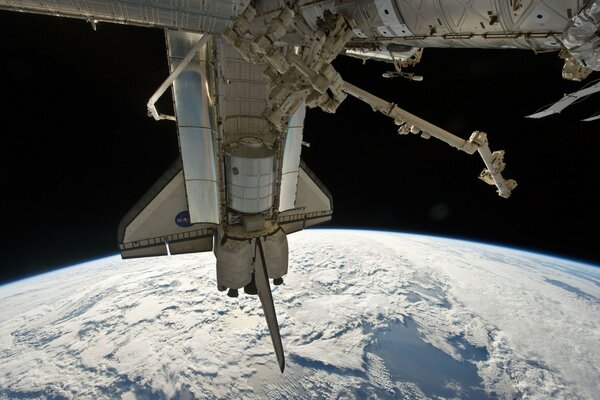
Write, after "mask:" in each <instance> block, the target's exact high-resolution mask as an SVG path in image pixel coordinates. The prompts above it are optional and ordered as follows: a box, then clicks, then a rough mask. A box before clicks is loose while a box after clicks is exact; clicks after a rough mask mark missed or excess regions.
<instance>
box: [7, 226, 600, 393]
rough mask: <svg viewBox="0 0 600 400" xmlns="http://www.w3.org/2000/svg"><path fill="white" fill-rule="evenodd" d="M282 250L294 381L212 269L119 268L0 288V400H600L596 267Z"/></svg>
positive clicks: (553, 261)
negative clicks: (286, 262) (286, 268)
mask: <svg viewBox="0 0 600 400" xmlns="http://www.w3.org/2000/svg"><path fill="white" fill-rule="evenodd" d="M289 241H290V268H289V270H290V272H289V274H288V275H287V277H286V278H285V284H284V285H283V286H280V287H275V288H274V289H273V297H274V300H275V306H276V308H277V311H278V316H279V322H280V326H281V333H282V337H283V344H284V348H285V350H286V361H287V367H286V372H285V373H284V374H279V372H278V369H277V363H276V360H275V355H274V354H273V351H272V348H271V343H270V338H269V334H268V331H267V328H266V323H265V321H264V318H263V315H262V311H261V309H260V305H259V302H258V299H257V298H256V297H253V296H247V295H244V294H241V296H240V298H239V299H230V298H228V297H227V296H225V295H224V293H220V292H218V291H217V290H216V281H215V276H214V275H215V270H214V268H215V267H214V257H213V255H212V253H202V254H191V255H183V256H172V257H157V258H149V259H138V260H121V259H120V258H119V257H118V256H109V257H103V258H99V259H96V260H92V261H86V262H84V263H81V264H77V265H71V266H66V267H62V268H60V269H57V270H54V271H50V272H46V273H42V274H39V275H34V276H30V277H26V278H23V279H21V280H17V281H13V282H9V283H6V284H3V285H1V286H0V309H1V310H2V312H1V313H0V399H17V398H18V399H34V398H36V399H37V398H42V399H71V398H73V399H75V398H76V399H81V398H90V399H92V398H121V399H150V398H180V399H194V398H231V397H241V396H244V397H250V398H254V397H256V398H264V397H268V398H274V399H278V398H348V397H350V398H411V399H425V398H436V399H454V398H461V399H462V398H464V399H488V398H501V399H512V398H530V399H552V398H556V399H562V398H576V399H579V398H581V399H597V398H599V397H597V396H598V393H600V353H599V352H598V349H597V344H598V343H600V268H598V267H597V266H594V265H592V264H585V263H583V262H580V261H575V260H570V259H565V258H557V257H555V256H550V255H545V254H540V253H538V252H531V251H528V250H523V249H513V248H508V247H501V246H498V245H494V244H488V243H480V242H470V241H465V240H460V239H451V238H444V237H440V236H429V235H422V234H412V233H402V232H390V231H376V230H364V229H361V230H357V229H314V230H307V231H304V232H300V233H297V234H294V235H291V236H290V237H289Z"/></svg>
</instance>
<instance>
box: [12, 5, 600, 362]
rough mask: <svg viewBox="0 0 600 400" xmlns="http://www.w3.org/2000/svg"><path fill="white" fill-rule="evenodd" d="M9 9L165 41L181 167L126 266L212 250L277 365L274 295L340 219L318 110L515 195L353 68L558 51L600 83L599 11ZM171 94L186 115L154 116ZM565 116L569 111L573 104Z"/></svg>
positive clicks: (486, 158) (129, 241)
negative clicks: (353, 117) (361, 116)
mask: <svg viewBox="0 0 600 400" xmlns="http://www.w3.org/2000/svg"><path fill="white" fill-rule="evenodd" d="M0 9H5V10H12V11H19V12H30V13H41V14H49V15H55V16H64V17H71V18H80V19H84V20H87V21H88V22H90V23H91V25H92V27H93V28H94V29H95V28H96V25H97V24H98V23H100V22H113V23H120V24H131V25H138V26H145V27H153V28H160V29H164V31H165V36H166V46H167V56H168V62H169V67H170V72H171V74H170V75H169V76H168V77H167V79H166V80H165V82H164V83H163V84H162V85H161V86H160V87H159V88H158V90H157V91H156V93H154V95H153V96H152V97H151V98H150V100H149V102H148V104H147V106H148V111H149V114H150V115H151V116H152V117H154V118H155V119H157V120H170V121H174V122H175V123H176V125H177V131H178V140H179V148H180V152H181V156H180V157H179V159H178V160H177V161H176V162H175V163H174V164H173V165H172V166H171V167H170V168H169V169H168V170H167V171H166V172H165V173H164V175H163V176H162V177H161V178H160V179H159V180H158V181H157V182H156V183H155V184H154V186H153V187H152V188H150V190H149V191H148V193H146V194H145V195H144V196H143V197H142V198H141V199H140V200H139V201H138V203H137V204H136V205H135V206H134V207H133V208H132V209H131V210H130V212H129V213H128V214H127V215H126V216H125V217H124V218H123V220H122V221H121V224H120V226H119V230H118V239H119V246H120V251H121V254H122V257H123V258H137V257H150V256H163V255H168V254H171V255H175V254H184V253H193V252H203V251H214V254H215V256H216V264H217V265H216V271H217V289H218V290H220V291H227V294H228V295H229V296H232V297H237V296H238V295H239V290H240V289H242V288H243V290H244V292H246V293H247V294H255V295H258V297H259V299H260V302H261V304H262V307H263V310H264V314H265V318H266V320H267V325H268V328H269V331H270V334H271V339H272V342H273V346H274V348H275V353H276V356H277V361H278V363H279V367H280V369H281V371H282V372H283V370H284V366H285V360H284V352H283V345H282V340H281V336H280V332H279V327H278V323H277V317H276V313H275V307H274V305H273V298H272V294H271V286H270V285H271V282H270V280H271V281H272V282H273V284H275V285H277V284H281V283H282V282H283V277H284V276H285V275H286V273H287V270H288V245H287V235H289V234H291V233H294V232H297V231H299V230H302V229H304V228H306V227H310V226H313V225H316V224H320V223H323V222H326V221H329V220H330V219H331V217H332V212H333V200H332V196H331V194H330V193H329V191H328V190H327V189H326V188H325V187H324V186H323V184H322V183H321V182H320V181H319V180H318V179H317V177H316V176H315V175H314V174H313V173H312V172H311V171H310V169H309V168H308V167H307V166H306V165H305V164H304V163H303V162H302V161H301V159H300V153H301V149H302V146H303V144H305V143H304V142H303V140H302V131H303V123H304V116H305V112H306V108H307V107H309V108H315V107H319V108H321V109H322V110H324V111H326V112H330V113H334V112H335V111H336V109H337V107H338V106H339V105H340V103H341V102H342V101H344V100H345V99H346V97H347V96H348V95H350V96H352V97H355V98H357V99H359V100H361V101H364V102H366V103H367V104H369V105H370V106H371V107H372V109H373V110H374V111H378V112H381V113H383V114H385V115H387V116H389V117H390V118H391V119H392V120H393V122H394V123H395V124H396V125H397V128H398V133H400V134H408V133H413V134H420V135H421V136H422V137H423V138H426V139H427V138H430V137H434V138H436V139H439V140H442V141H444V142H445V143H447V144H449V145H450V146H452V147H454V148H456V149H458V150H461V151H464V152H466V153H468V154H474V153H478V154H479V155H480V156H481V158H482V160H483V162H484V164H485V169H484V170H483V172H482V173H481V174H480V178H481V179H482V180H483V181H484V182H486V183H488V184H490V185H494V186H496V188H497V192H498V194H499V195H500V196H502V197H505V198H506V197H509V196H510V194H511V191H512V190H513V189H514V188H515V186H516V182H515V181H514V180H511V179H505V178H504V177H503V175H502V172H503V170H504V167H505V164H504V161H503V158H504V152H503V151H493V152H492V151H491V150H490V148H489V146H488V141H487V136H486V134H485V133H483V132H478V131H476V132H474V133H473V134H472V135H471V136H470V137H469V139H466V140H465V139H461V138H460V137H458V136H455V135H454V134H452V133H450V132H448V131H446V130H444V129H442V128H440V127H437V126H435V125H433V124H431V123H429V122H427V121H424V120H423V119H421V118H419V117H417V116H415V115H413V114H411V113H409V112H407V111H405V110H403V109H401V108H399V107H398V106H396V105H395V104H393V103H390V102H387V101H385V100H383V99H380V98H378V97H376V96H375V95H373V94H371V93H369V92H367V91H365V90H362V89H360V88H358V87H356V86H354V85H352V84H351V83H349V82H346V81H344V80H343V78H342V77H341V76H340V74H339V73H338V72H337V71H336V70H335V69H334V67H333V66H332V65H331V62H332V61H333V59H334V58H335V57H337V56H338V55H340V54H343V55H347V56H351V57H358V58H362V59H365V60H366V59H373V60H379V61H383V62H388V63H390V64H391V66H392V68H391V71H390V72H388V73H386V74H384V77H388V78H392V77H403V78H407V79H411V80H416V81H418V80H420V79H422V77H420V76H417V75H414V74H413V73H410V72H407V68H410V67H411V66H413V65H415V64H416V63H418V62H419V60H420V58H421V53H422V51H423V49H424V48H427V47H477V48H519V49H528V50H533V51H536V52H537V51H557V52H559V53H560V56H561V57H562V58H563V59H564V60H565V64H564V68H563V73H562V74H563V78H565V79H571V80H583V79H585V78H586V77H587V76H588V75H589V74H590V72H591V71H592V70H596V71H598V70H600V37H598V34H597V32H598V29H599V27H600V0H595V1H584V0H425V1H422V0H321V1H319V0H316V1H314V0H299V1H279V0H256V1H248V0H229V1H227V0H86V1H82V0H52V1H50V0H35V1H34V0H0ZM169 88H171V89H172V93H173V99H174V106H175V107H174V109H175V115H165V114H162V113H160V112H159V110H157V109H156V106H155V104H156V101H157V100H158V98H159V97H160V96H161V95H162V94H163V93H164V92H165V91H166V90H168V89H169ZM561 107H562V106H561Z"/></svg>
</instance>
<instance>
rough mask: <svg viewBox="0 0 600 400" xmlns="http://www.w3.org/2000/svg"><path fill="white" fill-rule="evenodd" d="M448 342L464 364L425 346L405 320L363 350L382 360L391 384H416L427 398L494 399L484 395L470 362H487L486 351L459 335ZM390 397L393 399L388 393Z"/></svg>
mask: <svg viewBox="0 0 600 400" xmlns="http://www.w3.org/2000/svg"><path fill="white" fill-rule="evenodd" d="M450 343H452V344H453V345H454V346H455V347H456V349H457V350H458V351H459V353H460V354H461V356H462V357H463V358H464V361H462V362H459V361H457V360H455V359H454V358H452V357H450V356H449V355H448V354H446V353H444V352H443V351H441V350H438V349H437V348H435V347H433V346H432V345H431V344H429V343H426V342H425V341H424V340H423V339H422V338H421V336H420V334H419V331H418V329H417V324H416V323H415V321H414V320H413V319H411V318H405V319H404V323H401V322H394V323H392V324H390V325H389V327H388V329H385V330H383V331H382V332H380V333H377V334H376V336H375V340H374V342H373V343H372V344H371V345H369V346H367V348H366V349H365V350H366V351H368V352H370V353H373V354H375V355H377V356H379V357H381V358H382V359H383V361H384V363H385V366H386V368H387V369H388V371H389V374H390V377H391V378H392V379H393V380H394V381H403V382H412V383H415V384H416V385H418V386H419V388H420V389H421V390H422V391H423V393H424V394H425V395H426V396H428V397H432V398H436V397H438V396H439V397H443V398H448V397H449V398H453V397H458V398H461V399H492V398H494V397H493V396H492V395H490V394H488V393H486V392H485V390H484V387H483V382H482V380H481V378H480V377H479V375H477V368H476V366H475V364H473V363H472V362H471V361H479V360H485V359H487V358H488V353H487V350H486V349H485V348H480V347H476V346H473V345H471V344H470V343H468V342H467V341H466V340H465V339H464V338H462V337H460V336H458V337H454V338H452V339H451V340H450ZM390 397H391V398H392V397H394V396H393V395H392V394H391V393H390Z"/></svg>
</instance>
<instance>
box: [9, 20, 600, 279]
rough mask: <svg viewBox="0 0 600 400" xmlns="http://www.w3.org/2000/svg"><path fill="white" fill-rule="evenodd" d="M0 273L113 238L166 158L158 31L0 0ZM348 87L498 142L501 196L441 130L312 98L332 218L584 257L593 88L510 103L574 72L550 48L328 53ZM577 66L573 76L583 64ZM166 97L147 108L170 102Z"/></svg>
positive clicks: (89, 255)
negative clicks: (44, 12) (412, 60)
mask: <svg viewBox="0 0 600 400" xmlns="http://www.w3.org/2000/svg"><path fill="white" fill-rule="evenodd" d="M0 35H1V37H2V38H3V40H2V42H1V43H2V44H1V45H0V46H1V47H0V49H1V51H0V57H1V58H0V60H1V61H0V77H1V79H2V85H1V96H0V110H2V121H3V123H2V141H1V142H0V143H1V144H0V149H1V150H0V151H1V153H0V157H1V158H0V168H1V169H0V170H1V171H2V172H1V174H0V187H1V188H2V192H1V202H0V205H1V212H2V214H1V219H0V221H1V225H0V226H1V227H2V229H1V235H2V251H1V254H0V268H1V276H0V282H6V281H10V280H14V279H17V278H19V277H22V276H27V275H31V274H35V273H39V272H42V271H46V270H51V269H55V268H57V267H59V266H63V265H68V264H74V263H77V262H79V261H81V260H85V259H94V258H97V257H100V256H104V255H108V254H114V253H116V251H117V243H116V230H117V225H118V223H119V220H120V218H121V217H122V216H123V215H124V214H125V213H126V212H127V210H128V209H129V208H130V207H131V206H132V205H133V204H134V203H135V201H136V200H137V199H138V198H139V197H140V196H141V195H142V194H143V193H144V192H145V191H146V190H147V189H148V188H149V187H150V186H151V185H152V183H153V182H154V181H155V180H156V179H157V178H158V176H160V175H161V173H162V172H163V171H164V170H165V169H166V168H167V167H168V166H169V165H170V163H171V162H172V161H173V160H174V159H175V158H176V156H177V151H178V149H177V139H176V131H175V126H174V124H172V123H170V122H160V123H158V122H155V121H154V120H152V119H151V118H148V117H147V115H146V106H145V105H146V102H147V100H148V98H149V97H150V95H151V94H152V93H153V92H154V90H155V89H156V88H157V87H158V85H160V83H161V82H162V81H163V80H164V79H165V78H166V76H167V63H166V57H165V48H164V35H163V32H162V31H161V30H154V29H143V28H134V27H127V26H119V25H110V24H100V25H99V26H98V30H97V31H93V30H92V29H91V26H90V25H89V24H87V23H85V22H83V21H77V20H68V19H61V18H53V17H46V16H37V15H24V14H17V13H9V12H0ZM335 67H336V68H337V69H338V71H339V72H340V73H341V74H342V76H343V77H344V78H345V79H346V80H348V81H349V82H352V83H354V84H356V85H358V86H361V87H363V88H365V89H367V90H370V91H372V92H374V93H375V94H377V95H379V96H380V97H383V98H385V99H387V100H390V101H394V102H396V103H397V104H398V105H400V106H401V107H403V108H405V109H406V110H408V111H410V112H413V113H415V114H417V115H419V116H421V117H423V118H425V119H428V120H429V121H431V122H433V123H435V124H437V125H439V126H441V127H443V128H445V129H447V130H450V131H451V132H454V133H455V134H458V135H459V136H461V137H464V138H466V137H468V136H469V135H470V133H471V132H472V131H473V130H482V131H485V132H487V133H488V135H489V139H490V142H491V147H492V149H493V150H497V149H505V150H506V161H507V164H508V167H507V169H506V171H505V176H506V177H511V178H515V179H517V181H518V182H519V187H518V188H517V189H516V190H515V192H514V194H513V196H512V197H511V198H510V199H508V200H505V199H502V198H500V197H498V196H497V195H496V194H495V190H494V188H492V187H490V186H487V185H486V184H484V183H483V182H481V181H479V180H478V179H477V176H478V174H479V172H480V171H481V169H482V168H483V163H482V162H481V160H480V159H479V158H478V156H468V155H467V154H465V153H461V152H458V151H456V150H454V149H452V148H450V147H448V146H446V145H445V144H443V143H441V142H438V141H436V140H435V139H430V140H428V141H426V140H423V139H421V138H419V137H418V136H414V135H411V136H398V135H397V134H396V129H395V126H394V124H393V122H392V121H391V120H389V119H387V118H386V117H384V116H382V115H379V114H376V113H373V112H372V111H371V109H370V108H369V107H368V106H366V105H364V104H362V103H360V102H358V101H357V100H355V99H351V98H349V99H348V100H346V101H345V102H344V103H343V104H342V106H341V107H340V108H339V110H338V112H337V114H335V115H329V114H325V113H323V112H321V111H319V110H311V111H309V112H308V114H307V118H306V122H305V140H307V141H308V142H310V143H311V147H310V148H308V149H304V150H303V158H304V160H305V161H306V162H307V164H308V165H309V166H310V167H311V169H312V170H313V171H314V172H315V173H316V174H317V176H319V178H320V179H321V180H322V181H323V182H324V183H325V184H326V186H327V187H328V188H329V189H330V190H331V192H332V193H333V196H334V207H335V213H334V220H333V223H332V225H334V226H338V227H361V228H370V229H389V230H400V231H411V232H419V233H432V234H437V235H444V236H452V237H462V238H468V239H474V240H480V241H486V242H494V243H499V244H509V245H512V246H516V247H521V248H526V249H530V250H534V251H543V252H547V253H552V254H557V255H561V256H564V257H572V258H577V259H582V260H587V261H590V262H595V263H600V251H598V242H599V238H600V235H599V234H598V232H597V230H598V227H599V226H600V211H599V207H598V206H599V204H600V177H599V174H598V170H599V168H598V162H599V161H598V160H599V157H598V155H599V152H600V129H599V127H600V125H599V124H598V122H596V123H587V124H586V123H581V122H579V120H580V119H582V118H585V117H588V116H590V115H591V114H593V113H594V112H596V111H598V110H599V109H600V101H598V100H599V99H600V95H597V97H595V98H594V97H591V98H590V99H588V100H587V101H585V102H583V103H581V104H578V105H576V106H574V107H572V108H570V109H567V110H566V111H565V112H563V114H561V115H559V116H552V117H549V118H547V119H545V120H527V119H524V118H523V116H524V115H527V114H530V113H533V112H535V111H536V110H537V109H538V108H540V107H542V106H544V105H547V104H548V103H551V102H553V101H555V100H558V99H559V98H560V97H561V96H562V95H563V94H564V93H565V92H571V91H575V90H577V89H579V88H580V87H581V86H582V84H580V83H573V82H567V81H563V80H562V79H561V77H560V71H561V67H562V61H561V60H560V59H558V57H557V55H556V53H551V54H538V55H535V54H534V53H533V52H527V51H513V50H487V51H482V50H475V49H474V50H450V49H446V50H441V49H426V51H425V53H424V57H423V60H422V62H421V63H420V64H419V65H418V66H417V67H416V68H415V72H416V73H418V74H422V75H424V76H425V80H424V81H423V82H409V81H406V80H401V79H396V80H388V79H384V78H382V77H381V74H382V73H383V72H385V71H386V70H389V66H388V65H386V64H381V63H376V62H373V61H370V62H367V63H366V65H362V63H361V62H360V61H359V60H354V59H348V58H345V57H340V58H339V59H338V60H336V62H335ZM598 77H599V74H597V73H596V74H594V75H592V77H590V78H588V80H587V81H586V82H589V81H592V80H594V79H597V78H598ZM170 107H171V106H170V99H169V98H168V96H167V97H166V98H165V99H164V101H163V102H162V104H161V107H160V109H161V110H165V111H168V109H169V108H170Z"/></svg>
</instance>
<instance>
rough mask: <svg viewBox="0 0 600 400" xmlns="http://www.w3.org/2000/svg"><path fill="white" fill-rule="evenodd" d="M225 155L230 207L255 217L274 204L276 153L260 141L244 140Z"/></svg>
mask: <svg viewBox="0 0 600 400" xmlns="http://www.w3.org/2000/svg"><path fill="white" fill-rule="evenodd" d="M226 152H227V155H226V163H227V165H226V169H227V205H228V206H229V207H230V208H232V209H233V210H236V211H239V212H242V213H246V214H254V213H259V212H263V211H266V210H268V209H269V208H270V207H271V205H272V204H273V183H274V181H275V153H274V151H273V150H272V149H270V148H269V147H267V145H266V144H265V143H264V142H263V141H262V140H261V139H259V138H255V137H244V138H242V139H240V140H239V142H237V143H235V144H234V145H232V146H230V147H229V148H228V149H227V150H226Z"/></svg>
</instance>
